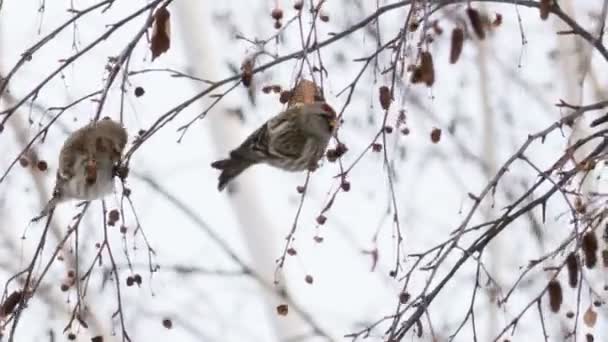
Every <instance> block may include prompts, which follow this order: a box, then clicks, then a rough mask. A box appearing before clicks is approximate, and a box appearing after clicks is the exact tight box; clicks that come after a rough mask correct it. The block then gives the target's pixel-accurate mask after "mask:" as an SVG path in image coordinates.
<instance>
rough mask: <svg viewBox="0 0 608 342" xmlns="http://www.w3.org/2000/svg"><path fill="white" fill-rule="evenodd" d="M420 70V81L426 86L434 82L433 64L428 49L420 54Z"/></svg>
mask: <svg viewBox="0 0 608 342" xmlns="http://www.w3.org/2000/svg"><path fill="white" fill-rule="evenodd" d="M420 71H421V72H422V81H423V82H424V83H425V84H426V85H427V86H428V87H430V86H432V85H433V83H435V67H434V66H433V56H432V55H431V53H430V52H428V51H424V52H422V53H421V54H420Z"/></svg>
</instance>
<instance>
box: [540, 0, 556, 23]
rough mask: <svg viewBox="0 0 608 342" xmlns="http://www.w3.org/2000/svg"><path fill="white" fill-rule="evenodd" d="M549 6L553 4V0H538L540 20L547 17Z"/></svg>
mask: <svg viewBox="0 0 608 342" xmlns="http://www.w3.org/2000/svg"><path fill="white" fill-rule="evenodd" d="M551 6H553V0H540V4H539V7H538V9H539V10H540V18H541V19H542V20H547V18H549V12H550V11H551Z"/></svg>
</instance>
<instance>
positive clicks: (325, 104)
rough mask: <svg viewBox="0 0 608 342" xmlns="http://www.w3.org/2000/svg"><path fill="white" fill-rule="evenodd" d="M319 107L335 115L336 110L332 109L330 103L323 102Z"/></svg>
mask: <svg viewBox="0 0 608 342" xmlns="http://www.w3.org/2000/svg"><path fill="white" fill-rule="evenodd" d="M321 109H323V110H324V111H326V112H328V113H330V114H332V115H336V112H335V111H334V109H333V108H331V106H330V105H328V104H327V103H324V104H323V105H322V106H321Z"/></svg>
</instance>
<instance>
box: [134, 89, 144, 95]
mask: <svg viewBox="0 0 608 342" xmlns="http://www.w3.org/2000/svg"><path fill="white" fill-rule="evenodd" d="M134 93H135V97H142V96H144V94H145V93H146V91H145V90H144V88H143V87H135V91H134Z"/></svg>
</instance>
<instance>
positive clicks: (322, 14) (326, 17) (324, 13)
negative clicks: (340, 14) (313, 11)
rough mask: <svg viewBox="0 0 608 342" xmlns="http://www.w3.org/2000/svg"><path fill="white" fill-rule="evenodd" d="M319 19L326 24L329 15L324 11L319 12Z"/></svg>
mask: <svg viewBox="0 0 608 342" xmlns="http://www.w3.org/2000/svg"><path fill="white" fill-rule="evenodd" d="M319 19H321V21H322V22H324V23H326V22H328V21H329V14H327V13H326V12H324V11H321V13H319Z"/></svg>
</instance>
